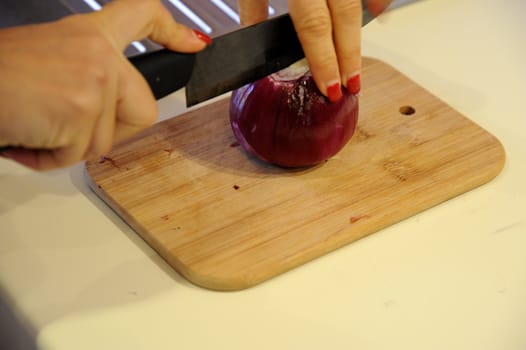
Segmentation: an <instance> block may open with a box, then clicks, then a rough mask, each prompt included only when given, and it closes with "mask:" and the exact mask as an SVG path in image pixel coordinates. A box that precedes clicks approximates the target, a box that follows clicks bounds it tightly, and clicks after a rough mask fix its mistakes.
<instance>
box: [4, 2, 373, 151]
mask: <svg viewBox="0 0 526 350" xmlns="http://www.w3.org/2000/svg"><path fill="white" fill-rule="evenodd" d="M362 4H363V1H362ZM362 7H363V17H362V26H364V25H366V24H367V23H369V22H370V21H371V20H373V18H374V16H372V15H371V14H370V13H369V12H368V11H367V10H366V8H365V6H362ZM303 57H304V54H303V50H302V48H301V45H300V42H299V40H298V37H297V34H296V31H295V30H294V26H293V25H292V21H291V19H290V16H289V15H288V14H284V15H281V16H278V17H275V18H272V19H270V20H267V21H264V22H261V23H259V24H255V25H253V26H249V27H246V28H243V29H240V30H237V31H235V32H232V33H229V34H225V35H223V36H220V37H217V38H214V40H213V43H212V45H210V46H208V47H207V48H206V49H204V50H203V51H200V52H198V53H196V54H186V53H178V52H173V51H170V50H167V49H161V50H158V51H154V52H149V53H146V54H142V55H138V56H134V57H131V58H130V61H131V63H132V64H133V65H134V66H135V67H136V68H137V69H138V70H139V72H141V74H142V75H143V76H144V78H145V79H146V81H147V82H148V85H149V86H150V88H151V90H152V92H153V94H154V96H155V98H156V99H160V98H162V97H164V96H166V95H168V94H170V93H172V92H174V91H176V90H178V89H180V88H182V87H184V86H186V89H185V92H186V105H187V106H188V107H190V106H193V105H195V104H198V103H200V102H203V101H206V100H208V99H210V98H212V97H215V96H219V95H221V94H223V93H225V92H228V91H231V90H233V89H236V88H239V87H241V86H243V85H245V84H248V83H250V82H253V81H256V80H258V79H260V78H263V77H265V76H267V75H269V74H272V73H274V72H276V71H278V70H280V69H282V68H285V67H287V66H289V65H291V64H292V63H294V62H296V61H297V60H299V59H301V58H303ZM11 148H12V147H11V146H3V147H1V146H0V153H1V152H3V151H7V150H9V149H11Z"/></svg>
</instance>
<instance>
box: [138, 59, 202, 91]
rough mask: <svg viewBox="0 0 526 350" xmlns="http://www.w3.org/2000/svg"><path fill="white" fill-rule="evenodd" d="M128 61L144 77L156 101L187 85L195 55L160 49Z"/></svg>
mask: <svg viewBox="0 0 526 350" xmlns="http://www.w3.org/2000/svg"><path fill="white" fill-rule="evenodd" d="M129 60H130V62H131V63H132V64H133V65H134V66H135V68H137V70H138V71H139V72H140V73H141V74H142V75H143V76H144V78H145V79H146V81H147V82H148V85H149V86H150V89H152V92H153V95H154V96H155V98H156V99H157V100H158V99H160V98H162V97H164V96H166V95H169V94H171V93H172V92H174V91H176V90H178V89H180V88H182V87H183V86H185V85H186V84H187V83H188V81H189V80H190V76H191V75H192V68H193V66H194V61H195V54H193V53H180V52H173V51H170V50H167V49H161V50H158V51H153V52H148V53H145V54H142V55H138V56H133V57H131V58H130V59H129Z"/></svg>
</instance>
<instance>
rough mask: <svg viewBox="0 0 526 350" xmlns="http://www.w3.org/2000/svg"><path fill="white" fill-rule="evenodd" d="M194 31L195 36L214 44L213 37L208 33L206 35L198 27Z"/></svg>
mask: <svg viewBox="0 0 526 350" xmlns="http://www.w3.org/2000/svg"><path fill="white" fill-rule="evenodd" d="M193 31H194V34H195V36H197V37H198V38H199V39H200V40H202V41H204V42H205V43H206V44H207V45H211V44H212V38H210V37H209V36H208V35H206V34H205V33H203V32H201V31H199V30H197V29H194V30H193Z"/></svg>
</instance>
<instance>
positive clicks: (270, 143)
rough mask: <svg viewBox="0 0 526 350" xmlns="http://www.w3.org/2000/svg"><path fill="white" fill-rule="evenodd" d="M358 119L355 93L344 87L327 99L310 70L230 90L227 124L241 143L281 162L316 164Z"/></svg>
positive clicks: (349, 132)
mask: <svg viewBox="0 0 526 350" xmlns="http://www.w3.org/2000/svg"><path fill="white" fill-rule="evenodd" d="M357 121H358V96H357V95H353V94H350V93H349V92H348V91H347V90H346V89H345V88H343V97H342V98H341V99H340V100H339V101H338V102H336V103H331V102H329V100H328V99H327V98H326V97H325V96H323V95H322V94H321V93H320V92H319V90H318V88H317V87H316V84H315V82H314V80H313V78H312V75H311V74H310V72H307V73H306V74H304V75H302V76H301V77H299V78H296V79H293V80H276V79H274V78H273V75H270V76H268V77H265V78H263V79H261V80H258V81H256V82H254V83H251V84H248V85H245V86H243V87H241V88H239V89H237V90H234V91H233V92H232V96H231V99H230V125H231V127H232V130H233V132H234V136H235V137H236V139H237V141H238V142H239V144H240V145H241V146H243V148H244V149H245V150H246V151H247V152H248V153H250V154H252V155H254V156H256V157H257V158H259V159H261V160H263V161H265V162H269V163H272V164H276V165H279V166H282V167H288V168H293V167H307V166H313V165H316V164H319V163H321V162H323V161H325V160H327V159H328V158H330V157H332V156H333V155H335V154H336V153H338V152H339V151H340V150H341V149H342V148H343V147H344V146H345V145H346V144H347V142H348V141H349V140H350V139H351V137H352V135H353V134H354V130H355V128H356V123H357Z"/></svg>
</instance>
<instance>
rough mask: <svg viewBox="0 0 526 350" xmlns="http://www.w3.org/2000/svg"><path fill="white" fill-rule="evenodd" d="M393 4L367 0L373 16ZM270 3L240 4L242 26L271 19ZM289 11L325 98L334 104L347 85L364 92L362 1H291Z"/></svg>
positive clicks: (261, 0) (247, 0)
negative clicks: (269, 14)
mask: <svg viewBox="0 0 526 350" xmlns="http://www.w3.org/2000/svg"><path fill="white" fill-rule="evenodd" d="M391 2H392V0H366V1H365V5H366V6H367V9H368V10H369V12H371V14H373V15H375V16H377V15H379V14H380V13H381V12H383V11H384V10H385V9H386V8H387V7H388V6H389V4H390V3H391ZM268 4H269V3H268V0H238V5H239V10H240V17H241V23H242V24H244V25H250V24H253V23H257V22H259V21H262V20H264V19H265V18H267V15H268ZM288 9H289V13H290V16H291V18H292V21H293V23H294V27H295V29H296V31H297V33H298V37H299V39H300V42H301V44H302V46H303V50H304V52H305V56H306V58H307V60H308V62H309V66H310V69H311V72H312V75H313V78H314V81H315V82H316V85H317V87H318V89H319V90H320V91H321V93H322V94H324V95H325V96H327V97H329V99H330V100H331V101H333V102H335V101H337V100H339V99H340V98H341V96H342V91H341V86H342V85H343V86H344V87H345V88H347V89H348V90H349V91H350V92H351V93H358V92H359V91H360V68H361V45H360V44H361V35H360V33H361V24H362V2H361V1H360V0H288Z"/></svg>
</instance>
